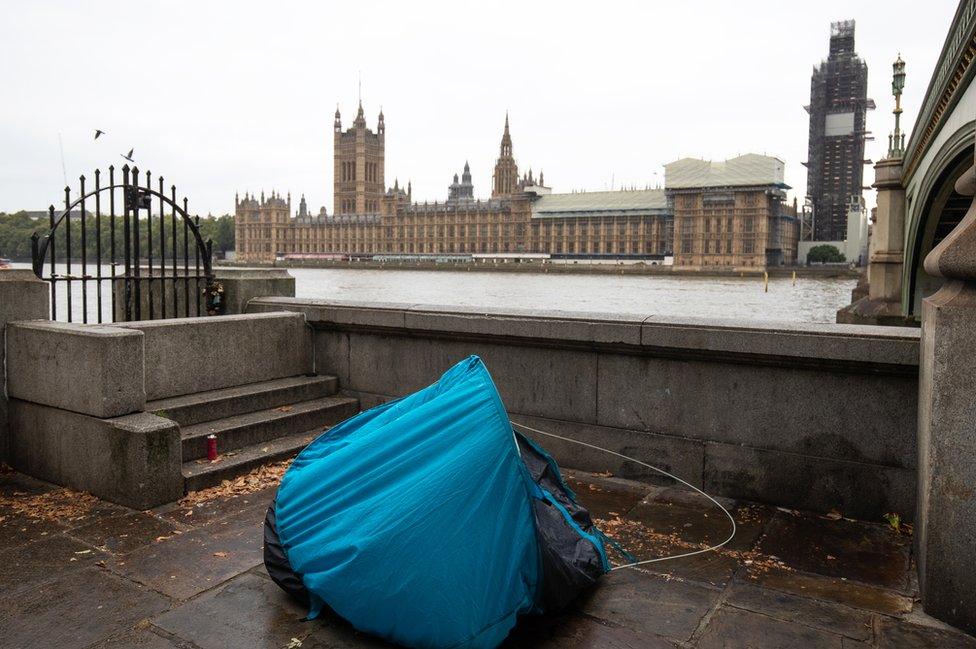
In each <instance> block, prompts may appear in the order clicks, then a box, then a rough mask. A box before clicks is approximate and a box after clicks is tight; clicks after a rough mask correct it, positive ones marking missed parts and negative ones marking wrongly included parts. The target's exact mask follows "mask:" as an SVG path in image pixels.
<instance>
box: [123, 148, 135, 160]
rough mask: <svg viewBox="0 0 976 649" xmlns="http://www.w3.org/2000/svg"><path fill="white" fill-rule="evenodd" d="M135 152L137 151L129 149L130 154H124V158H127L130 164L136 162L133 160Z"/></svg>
mask: <svg viewBox="0 0 976 649" xmlns="http://www.w3.org/2000/svg"><path fill="white" fill-rule="evenodd" d="M133 151H135V149H129V152H128V153H123V154H122V157H123V158H125V159H126V160H128V161H129V162H135V160H133V159H132V152H133Z"/></svg>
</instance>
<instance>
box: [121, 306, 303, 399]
mask: <svg viewBox="0 0 976 649" xmlns="http://www.w3.org/2000/svg"><path fill="white" fill-rule="evenodd" d="M112 328H114V329H117V330H122V331H128V332H131V333H139V334H140V336H144V344H145V359H146V360H145V363H146V372H145V379H144V380H145V391H146V398H147V399H149V400H153V399H164V398H166V397H172V396H178V395H183V394H193V393H194V392H200V391H203V390H217V389H219V388H226V387H232V386H235V385H244V384H246V383H255V382H258V381H268V380H271V379H276V378H282V377H286V376H296V375H299V374H308V373H311V372H312V371H313V365H312V353H311V336H310V331H309V330H308V328H307V327H306V326H305V319H304V318H303V317H302V316H301V315H299V314H295V313H262V314H251V315H228V316H221V317H202V318H180V319H175V320H151V321H140V322H125V323H118V324H115V325H113V326H112Z"/></svg>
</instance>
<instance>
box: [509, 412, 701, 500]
mask: <svg viewBox="0 0 976 649" xmlns="http://www.w3.org/2000/svg"><path fill="white" fill-rule="evenodd" d="M509 416H510V417H511V418H512V421H514V422H517V423H521V424H525V425H527V426H531V427H532V428H536V429H538V430H541V431H544V432H546V433H553V434H556V435H559V436H561V437H567V438H570V439H575V440H579V441H581V442H586V443H588V444H593V445H594V446H599V447H601V448H605V449H609V450H611V451H614V452H616V453H621V454H623V455H627V456H629V457H633V458H635V459H637V460H641V461H642V462H646V463H648V464H651V465H653V466H656V467H659V468H661V469H664V470H665V471H667V472H669V473H673V474H674V475H677V476H678V477H680V478H681V479H683V480H687V481H688V482H690V483H691V484H693V485H695V486H697V487H699V488H700V487H701V481H702V462H703V458H704V453H705V451H704V447H705V445H704V443H703V442H700V441H697V440H690V439H683V438H680V437H672V436H668V435H655V434H652V433H647V432H643V431H634V430H625V429H620V428H608V427H606V426H594V425H591V424H581V423H578V422H571V421H562V420H558V419H543V418H539V417H531V416H526V415H521V414H519V413H517V412H510V413H509ZM516 430H518V431H519V432H520V433H523V434H525V435H526V436H527V437H528V438H530V439H532V440H534V441H535V442H537V443H538V444H539V445H540V446H542V448H544V449H546V451H547V452H548V453H549V454H550V455H552V456H553V458H555V460H556V463H557V464H559V466H560V467H567V468H571V469H579V470H581V471H591V472H593V473H604V472H606V471H609V472H611V473H612V474H613V475H614V476H616V477H619V478H626V479H629V480H640V481H642V482H649V483H653V484H673V483H674V481H673V480H671V479H669V478H666V477H664V476H662V475H661V474H660V473H658V472H656V471H653V470H652V469H648V468H647V467H644V466H641V465H640V464H637V463H635V462H630V461H628V460H625V459H623V458H621V457H619V456H616V455H613V454H610V453H604V452H601V451H598V450H595V449H592V448H589V447H586V446H581V445H579V444H573V443H572V442H567V441H564V440H560V439H556V438H553V437H549V436H548V435H541V434H538V433H535V432H532V431H527V430H524V429H522V428H519V427H516Z"/></svg>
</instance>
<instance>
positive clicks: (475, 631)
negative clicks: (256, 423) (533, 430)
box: [265, 356, 609, 648]
mask: <svg viewBox="0 0 976 649" xmlns="http://www.w3.org/2000/svg"><path fill="white" fill-rule="evenodd" d="M265 565H266V567H267V570H268V573H269V575H270V576H271V577H272V579H274V580H275V582H276V583H278V585H279V586H281V587H282V588H283V589H284V590H285V591H287V592H288V593H290V594H292V595H294V596H295V597H297V598H299V599H301V600H303V601H304V602H305V603H306V604H307V605H308V607H309V617H310V618H314V617H316V616H318V615H319V613H320V612H321V611H322V610H323V608H324V607H329V608H331V609H332V610H334V611H335V612H336V613H338V614H339V615H341V616H342V617H344V618H345V619H346V620H348V621H349V622H350V623H352V625H353V626H354V627H356V628H357V629H359V630H361V631H365V632H368V633H372V634H375V635H377V636H380V637H383V638H386V639H388V640H392V641H394V642H397V643H399V644H402V645H405V646H408V647H430V648H437V647H445V648H446V647H472V648H481V647H484V648H490V647H495V646H497V645H498V644H499V643H500V642H501V641H502V640H503V639H504V638H505V636H506V635H508V633H509V631H510V630H511V628H512V627H513V626H514V625H515V621H516V617H517V616H518V615H520V614H526V613H541V612H544V611H548V610H553V609H557V608H560V607H562V606H564V605H566V604H567V603H569V601H570V600H572V599H573V598H574V597H575V596H576V595H578V594H579V593H580V592H581V591H582V590H583V589H585V588H587V587H588V586H591V585H592V584H594V583H595V582H596V580H597V579H598V578H599V576H600V575H602V574H603V573H604V572H606V571H607V570H609V564H608V562H607V557H606V551H605V548H604V537H603V535H602V534H601V533H600V531H599V530H597V529H596V527H595V526H594V525H593V523H592V521H591V520H590V516H589V513H588V512H587V511H586V510H585V509H584V508H583V507H581V506H580V505H579V504H578V503H577V502H576V500H575V497H574V495H573V493H572V492H571V491H570V490H569V488H568V487H567V486H566V485H565V484H564V483H563V480H562V478H561V477H560V474H559V469H558V467H557V466H556V464H555V462H554V461H553V460H552V458H551V457H549V455H547V454H546V452H545V451H543V450H542V449H541V448H539V447H538V446H536V445H535V444H534V443H533V442H531V441H530V440H528V439H527V438H525V437H523V436H521V435H519V434H517V433H515V432H514V431H513V429H512V426H511V424H510V422H509V420H508V415H507V413H506V411H505V408H504V406H503V405H502V401H501V398H500V397H499V395H498V392H497V390H496V389H495V386H494V384H493V382H492V380H491V376H490V375H489V373H488V370H487V368H485V366H484V364H483V363H482V362H481V359H479V358H478V357H477V356H471V357H469V358H467V359H465V360H464V361H462V362H460V363H458V364H457V365H455V366H454V367H452V368H451V369H450V370H448V371H447V372H446V373H445V374H444V376H442V377H441V379H440V380H439V381H438V382H437V383H435V384H433V385H431V386H429V387H427V388H425V389H423V390H420V391H419V392H416V393H414V394H412V395H410V396H407V397H404V398H402V399H399V400H397V401H392V402H389V403H386V404H383V405H381V406H378V407H376V408H373V409H371V410H367V411H364V412H361V413H359V414H358V415H356V416H355V417H352V418H351V419H348V420H346V421H345V422H343V423H341V424H339V425H337V426H335V427H333V428H332V429H330V430H329V431H327V432H326V433H324V434H323V435H321V436H320V437H319V438H318V439H316V440H315V441H314V442H312V443H311V444H309V446H308V447H307V448H306V449H305V450H304V451H302V453H301V454H299V456H298V457H297V458H296V459H295V461H294V463H293V464H292V465H291V467H290V468H289V469H288V471H287V472H286V473H285V475H284V478H283V479H282V481H281V486H280V487H279V489H278V495H277V497H276V499H275V502H274V503H272V505H271V507H270V508H269V510H268V516H267V518H266V520H265Z"/></svg>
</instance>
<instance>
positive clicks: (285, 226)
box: [234, 103, 799, 268]
mask: <svg viewBox="0 0 976 649" xmlns="http://www.w3.org/2000/svg"><path fill="white" fill-rule="evenodd" d="M385 142H386V123H385V118H384V115H383V112H382V111H380V113H379V115H378V119H377V122H376V130H375V131H374V130H372V129H371V128H369V127H368V125H367V122H366V117H365V114H364V111H363V107H362V103H360V105H359V107H358V111H357V113H356V118H355V120H353V122H352V126H351V127H350V128H348V129H345V130H343V128H342V117H341V114H340V112H339V110H338V108H337V109H336V113H335V121H334V123H333V187H334V203H333V211H332V214H328V213H327V211H326V209H325V208H324V207H323V208H322V209H321V210H320V211H319V212H318V213H317V214H312V213H310V212H309V210H308V206H307V204H306V202H305V198H304V196H302V198H301V200H300V201H299V204H298V209H297V210H295V211H294V212H293V211H292V201H291V195H290V194H288V195H287V196H281V195H280V194H278V193H274V192H273V193H272V194H271V195H270V196H265V195H264V193H263V192H262V193H261V195H260V197H258V196H253V195H251V194H245V195H244V197H243V198H242V197H240V196H235V201H234V203H235V230H236V232H235V234H236V248H237V258H238V260H239V261H242V262H256V263H272V262H274V261H275V260H276V259H278V258H292V259H302V258H312V259H314V258H326V259H327V258H330V257H333V256H365V257H375V256H387V255H393V256H417V255H422V256H440V255H452V256H453V255H476V256H477V255H485V256H500V257H507V256H511V257H517V256H520V255H526V254H533V253H535V254H539V253H542V254H548V255H551V256H562V257H568V258H580V259H601V258H603V259H608V258H615V259H635V260H641V259H663V258H664V257H665V256H666V255H672V254H673V256H674V264H675V265H678V266H684V267H688V268H697V267H708V266H727V267H733V268H736V267H756V266H767V265H778V264H791V263H794V261H795V259H796V240H797V234H798V230H799V228H798V222H797V219H796V208H795V205H793V206H788V205H786V203H785V198H786V194H785V190H786V189H788V187H787V186H786V185H785V184H784V183H783V163H782V162H781V161H780V160H778V159H776V158H772V157H768V156H759V155H754V154H749V155H744V156H739V157H738V158H733V159H731V160H726V161H724V162H709V161H704V160H696V159H691V158H685V159H682V160H678V161H676V162H674V163H671V164H669V165H666V166H665V187H664V189H663V190H662V189H645V190H620V191H599V192H574V193H568V194H557V193H553V192H552V190H551V189H550V188H549V187H548V186H546V184H545V179H544V177H543V174H542V172H540V173H539V175H538V177H536V176H535V175H534V174H533V173H532V172H531V171H529V172H528V173H523V174H522V175H519V168H518V164H517V163H516V161H515V157H514V152H513V146H512V136H511V133H510V130H509V122H508V116H507V115H506V117H505V125H504V130H503V132H502V137H501V143H500V147H499V155H498V159H497V161H496V162H495V168H494V172H493V174H492V186H491V196H490V198H486V199H479V198H476V197H475V193H474V183H473V181H472V175H471V170H470V168H469V167H468V164H467V163H465V165H464V169H463V171H462V173H461V175H460V177H459V176H458V175H457V174H455V175H454V179H453V182H452V183H451V184H450V186H449V187H448V194H447V196H446V198H445V199H444V200H443V201H436V202H433V203H430V202H415V201H414V200H413V191H412V187H411V185H410V183H408V184H407V186H406V187H401V186H400V184H399V182H394V184H393V186H392V187H387V185H386V173H385V172H386V170H385V164H384V159H385Z"/></svg>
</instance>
